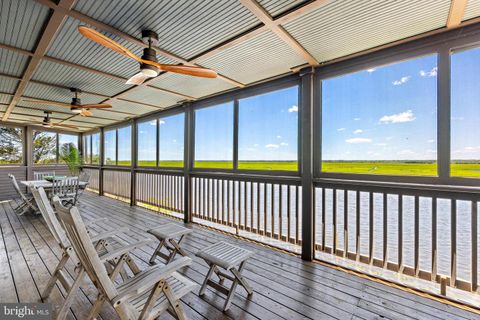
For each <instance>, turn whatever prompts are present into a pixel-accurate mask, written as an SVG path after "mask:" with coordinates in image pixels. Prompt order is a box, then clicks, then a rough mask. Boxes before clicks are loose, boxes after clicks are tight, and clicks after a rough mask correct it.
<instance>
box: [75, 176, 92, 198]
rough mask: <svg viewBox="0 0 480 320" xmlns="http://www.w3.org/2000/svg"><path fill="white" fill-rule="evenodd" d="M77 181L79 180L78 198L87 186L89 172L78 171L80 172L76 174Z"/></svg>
mask: <svg viewBox="0 0 480 320" xmlns="http://www.w3.org/2000/svg"><path fill="white" fill-rule="evenodd" d="M78 181H79V185H78V198H79V197H80V196H81V195H82V194H83V192H84V191H85V190H86V189H87V187H88V184H89V182H90V174H88V173H87V172H85V171H82V172H80V174H79V175H78ZM77 201H78V199H77Z"/></svg>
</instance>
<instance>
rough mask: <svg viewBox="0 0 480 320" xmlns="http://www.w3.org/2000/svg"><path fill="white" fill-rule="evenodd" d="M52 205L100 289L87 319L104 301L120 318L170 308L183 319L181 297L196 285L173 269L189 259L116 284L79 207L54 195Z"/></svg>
mask: <svg viewBox="0 0 480 320" xmlns="http://www.w3.org/2000/svg"><path fill="white" fill-rule="evenodd" d="M53 204H54V206H55V209H56V210H57V214H58V216H59V218H60V221H61V222H62V224H63V227H64V230H65V232H66V234H67V237H68V239H69V240H70V243H71V244H72V247H73V250H74V251H75V254H76V255H77V257H78V259H79V260H80V263H81V265H82V267H83V270H85V272H86V273H87V275H88V276H89V278H90V280H91V281H92V282H93V284H94V285H95V286H96V288H97V290H98V291H99V294H98V297H97V300H96V301H95V303H94V305H93V308H92V310H91V311H90V314H89V315H88V316H87V319H93V318H94V317H96V316H97V314H98V312H99V311H100V309H101V308H102V306H103V304H104V303H105V302H107V303H109V304H110V305H111V306H112V307H113V308H114V309H115V311H116V312H117V314H118V315H119V317H120V319H128V320H132V319H156V318H157V317H159V316H160V315H161V314H162V313H164V312H165V311H170V312H171V313H172V315H175V316H176V318H177V319H185V318H186V315H185V311H184V310H183V306H182V304H181V301H180V299H181V298H182V297H183V296H185V295H186V294H188V293H189V292H190V291H192V290H193V289H194V288H195V287H196V286H197V285H196V284H195V283H193V282H192V281H190V280H189V279H187V278H185V277H183V276H181V275H180V274H178V273H177V272H176V271H177V270H179V269H180V268H183V267H185V266H189V265H190V264H191V262H192V260H191V259H190V258H188V257H182V258H179V259H177V260H175V261H173V262H171V263H169V264H168V265H155V266H153V267H148V268H146V269H145V270H142V271H140V272H139V273H137V274H136V275H134V276H133V277H131V278H129V279H128V280H126V281H125V282H123V283H122V284H120V285H115V282H114V281H113V280H112V277H111V276H109V275H108V274H107V272H106V270H105V268H104V267H103V262H102V259H101V257H99V255H98V253H97V252H96V250H95V247H94V245H93V244H92V242H91V241H90V239H89V237H88V233H87V230H86V228H85V225H84V223H83V221H82V218H81V217H80V213H79V212H78V209H77V208H76V207H75V206H73V207H71V208H66V207H64V206H63V205H62V203H61V201H60V199H59V198H58V197H54V198H53ZM125 254H127V253H125ZM116 269H117V267H115V268H114V270H116Z"/></svg>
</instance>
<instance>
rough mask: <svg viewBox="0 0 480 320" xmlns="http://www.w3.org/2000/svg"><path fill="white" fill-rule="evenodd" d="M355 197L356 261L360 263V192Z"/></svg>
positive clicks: (356, 192)
mask: <svg viewBox="0 0 480 320" xmlns="http://www.w3.org/2000/svg"><path fill="white" fill-rule="evenodd" d="M355 196H356V199H355V219H356V221H355V224H356V225H355V228H356V232H355V233H356V235H355V236H356V238H357V239H356V243H355V245H356V249H355V251H356V260H357V261H359V260H360V230H361V229H360V213H361V211H360V191H358V190H357V191H355Z"/></svg>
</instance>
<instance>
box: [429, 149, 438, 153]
mask: <svg viewBox="0 0 480 320" xmlns="http://www.w3.org/2000/svg"><path fill="white" fill-rule="evenodd" d="M427 153H437V150H433V149H427Z"/></svg>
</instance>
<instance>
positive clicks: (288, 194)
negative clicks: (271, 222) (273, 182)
mask: <svg viewBox="0 0 480 320" xmlns="http://www.w3.org/2000/svg"><path fill="white" fill-rule="evenodd" d="M290 190H291V186H290V185H287V242H290V241H291V232H290V228H291V217H290V213H291V207H290V206H291V203H290V200H291V199H290V198H291V195H290Z"/></svg>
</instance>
